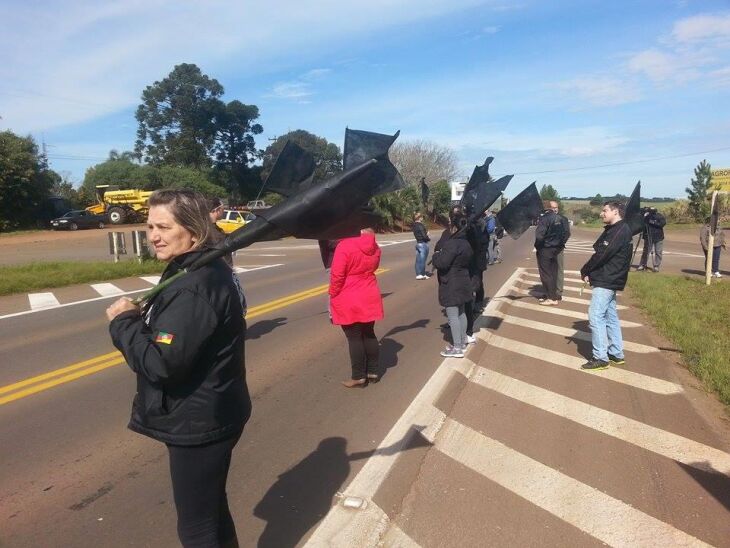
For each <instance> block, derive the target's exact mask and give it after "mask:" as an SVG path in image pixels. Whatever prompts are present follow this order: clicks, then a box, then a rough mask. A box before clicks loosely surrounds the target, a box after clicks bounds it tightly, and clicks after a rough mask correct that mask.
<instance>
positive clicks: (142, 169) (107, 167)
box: [81, 151, 162, 196]
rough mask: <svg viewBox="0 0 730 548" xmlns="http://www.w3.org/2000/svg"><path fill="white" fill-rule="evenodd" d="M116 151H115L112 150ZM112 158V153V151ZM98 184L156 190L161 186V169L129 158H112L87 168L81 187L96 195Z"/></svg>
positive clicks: (91, 194) (88, 193) (89, 193)
mask: <svg viewBox="0 0 730 548" xmlns="http://www.w3.org/2000/svg"><path fill="white" fill-rule="evenodd" d="M112 152H114V151H112ZM109 156H110V158H111V157H112V154H111V153H110V155H109ZM97 185H116V186H119V187H120V188H138V189H142V190H155V189H157V188H160V187H161V186H162V184H161V183H160V178H159V171H158V170H157V169H155V168H154V167H153V166H150V165H140V164H137V163H135V162H132V161H131V160H129V159H121V158H119V159H116V160H115V159H110V160H107V161H105V162H102V163H100V164H96V165H95V166H91V167H90V168H88V169H87V170H86V173H85V175H84V182H83V183H82V185H81V188H82V189H83V190H84V192H85V193H86V194H87V195H90V196H94V194H95V193H96V186H97Z"/></svg>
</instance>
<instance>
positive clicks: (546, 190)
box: [540, 185, 560, 202]
mask: <svg viewBox="0 0 730 548" xmlns="http://www.w3.org/2000/svg"><path fill="white" fill-rule="evenodd" d="M540 198H541V199H542V200H551V201H555V202H560V195H559V194H558V191H557V190H555V188H553V186H552V185H542V188H541V189H540Z"/></svg>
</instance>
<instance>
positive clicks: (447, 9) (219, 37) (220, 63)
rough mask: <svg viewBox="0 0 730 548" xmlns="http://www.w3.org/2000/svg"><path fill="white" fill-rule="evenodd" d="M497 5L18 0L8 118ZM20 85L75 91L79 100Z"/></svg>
mask: <svg viewBox="0 0 730 548" xmlns="http://www.w3.org/2000/svg"><path fill="white" fill-rule="evenodd" d="M494 2H495V0H452V1H451V2H448V3H447V2H443V1H442V0H403V1H401V2H392V0H368V1H364V0H363V1H360V2H358V3H357V5H356V6H353V3H351V2H341V1H339V0H310V1H308V2H304V3H302V2H299V1H295V0H271V1H269V2H265V3H262V2H258V1H254V0H239V1H235V0H210V1H208V2H179V1H178V0H120V1H117V2H113V3H108V2H107V3H104V2H101V3H99V2H96V1H93V0H64V1H63V2H62V1H60V0H56V1H48V2H44V3H43V5H42V6H38V5H36V4H35V3H28V2H22V3H21V2H20V1H16V2H14V3H13V4H11V5H10V6H8V5H7V4H6V5H4V7H3V10H4V13H3V17H2V19H1V20H0V51H2V52H3V61H2V62H1V63H0V92H4V93H5V95H3V96H2V99H3V100H2V106H1V107H0V108H2V113H1V114H2V116H3V120H2V124H3V125H4V126H7V127H11V128H12V129H14V130H16V131H20V132H26V131H40V130H48V129H50V128H53V127H58V126H62V125H65V124H71V123H77V122H82V121H88V120H91V119H94V118H97V117H99V116H103V115H105V114H109V113H112V112H115V111H119V110H121V109H124V108H131V107H132V106H133V105H135V104H136V103H137V101H138V98H139V93H140V91H141V90H142V89H143V88H144V86H146V85H149V84H151V83H152V82H153V81H154V80H157V79H160V78H162V77H163V76H164V75H165V74H167V73H168V72H169V71H170V70H171V69H172V67H173V66H174V65H175V64H178V63H181V62H193V63H197V64H199V65H200V66H204V67H206V71H207V72H209V73H212V74H215V69H216V68H217V67H225V68H226V69H228V70H231V68H232V67H235V69H234V70H236V71H239V72H245V71H247V72H250V71H252V70H256V68H257V67H262V66H267V64H270V63H271V61H272V60H284V61H287V59H290V58H291V55H292V52H296V55H299V54H300V53H306V52H313V51H316V50H317V49H321V48H323V47H329V48H331V47H332V46H333V45H336V44H337V43H338V42H340V41H343V40H352V39H353V38H356V37H360V38H362V37H365V36H368V35H371V34H375V33H378V32H382V31H383V30H384V29H387V28H388V27H389V26H396V25H402V24H409V23H412V24H415V23H417V22H419V21H422V20H425V19H429V18H435V17H441V16H444V15H447V14H449V13H453V12H459V11H461V10H464V9H467V8H473V7H475V6H489V5H490V4H492V3H494ZM353 11H356V12H357V17H353V16H352V14H353ZM322 70H323V69H314V71H313V72H310V74H309V75H308V78H310V79H316V78H319V77H322V76H323V75H324V73H323V72H322ZM220 72H223V71H222V70H221V71H220ZM22 90H30V91H32V92H38V91H43V92H45V93H47V94H48V95H49V96H53V97H59V98H60V97H71V98H74V100H75V101H77V102H78V103H81V105H76V106H70V104H69V103H68V102H64V101H61V100H58V99H53V98H51V97H45V98H41V97H37V96H33V95H31V94H24V93H23V91H22ZM279 93H283V94H289V95H292V94H293V95H297V94H299V97H302V96H303V95H302V94H305V93H307V92H306V90H305V89H303V88H302V86H296V85H295V86H293V87H292V86H289V87H288V88H287V87H286V85H285V86H284V87H283V88H281V89H280V90H279ZM11 94H12V95H11ZM18 95H24V96H23V97H18ZM100 105H105V106H100Z"/></svg>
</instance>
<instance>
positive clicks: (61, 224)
mask: <svg viewBox="0 0 730 548" xmlns="http://www.w3.org/2000/svg"><path fill="white" fill-rule="evenodd" d="M105 223H106V217H105V216H104V215H96V214H94V213H91V212H89V211H86V210H84V209H76V210H73V211H69V212H68V213H65V214H64V215H62V216H61V217H58V218H56V219H52V220H51V228H52V229H53V230H78V229H79V228H104V225H105Z"/></svg>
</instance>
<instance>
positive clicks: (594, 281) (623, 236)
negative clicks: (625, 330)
mask: <svg viewBox="0 0 730 548" xmlns="http://www.w3.org/2000/svg"><path fill="white" fill-rule="evenodd" d="M623 208H624V205H623V204H622V203H620V202H606V203H605V204H604V205H603V209H602V211H601V219H602V220H603V222H604V224H605V225H606V227H605V228H604V229H603V233H602V234H601V235H600V236H599V237H598V239H597V240H596V242H595V243H594V244H593V249H594V250H595V253H594V254H593V255H592V256H591V258H590V259H589V260H588V262H587V263H586V264H584V265H583V268H581V269H580V277H581V278H582V279H583V281H584V282H585V283H590V284H591V287H592V288H593V291H592V294H591V304H590V307H589V309H588V321H589V323H590V326H591V341H592V343H593V356H592V358H591V359H590V360H588V361H587V362H586V363H584V364H583V365H582V366H581V368H582V369H586V370H598V369H606V368H607V367H608V366H609V364H614V365H622V364H624V363H626V362H625V360H624V346H623V337H622V335H621V323H620V320H619V318H618V311H617V309H616V292H617V291H622V290H623V289H624V287H625V286H626V279H627V278H628V275H629V268H630V267H631V255H632V252H633V247H634V246H633V243H632V233H631V227H629V225H628V224H627V223H626V221H624V220H623Z"/></svg>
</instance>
